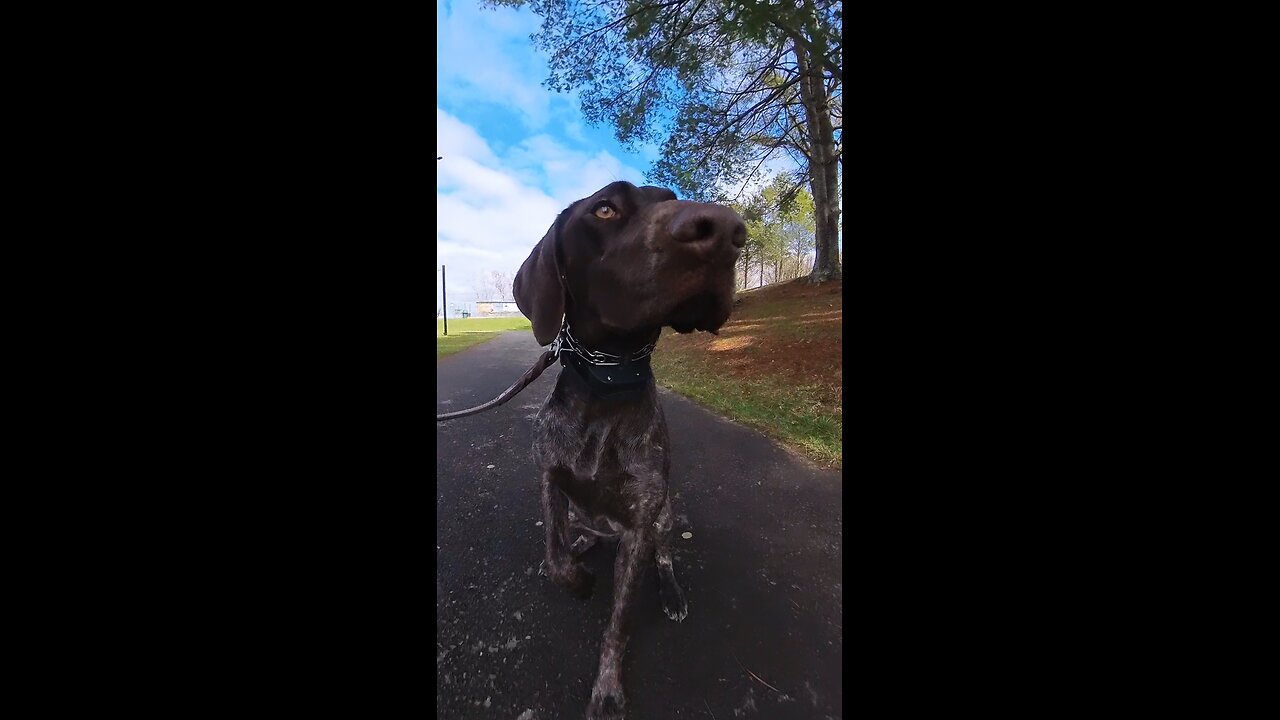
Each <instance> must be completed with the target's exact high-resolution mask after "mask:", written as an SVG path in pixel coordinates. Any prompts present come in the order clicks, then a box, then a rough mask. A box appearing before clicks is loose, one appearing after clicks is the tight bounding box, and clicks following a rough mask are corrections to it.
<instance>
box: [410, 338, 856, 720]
mask: <svg viewBox="0 0 1280 720" xmlns="http://www.w3.org/2000/svg"><path fill="white" fill-rule="evenodd" d="M539 351H540V349H539V348H538V345H537V343H536V342H535V341H534V339H533V335H532V334H531V333H529V332H527V331H516V332H510V333H505V334H503V335H500V336H498V337H497V338H495V339H494V340H491V341H489V342H486V343H484V344H483V345H479V346H476V347H474V348H471V349H468V350H464V351H463V352H461V353H458V354H456V355H451V356H449V357H446V358H444V359H442V360H440V361H439V362H438V363H437V364H436V403H437V405H436V408H437V412H446V411H450V410H460V409H463V408H467V407H471V406H473V405H477V404H479V403H482V402H484V401H487V400H490V399H492V398H493V397H494V396H496V395H497V394H498V393H500V392H501V391H502V390H504V389H505V388H506V387H507V386H508V385H510V384H511V383H512V382H513V381H514V380H515V379H516V378H517V377H519V376H520V375H521V374H522V373H524V371H525V370H527V369H528V368H529V366H530V365H532V364H533V361H534V359H535V358H536V357H537V355H538V353H539ZM661 351H662V348H661V346H659V348H658V352H661ZM560 370H561V368H560V366H559V365H554V366H552V367H551V368H548V369H547V371H546V372H545V373H543V375H542V377H540V378H538V380H536V381H535V382H534V383H533V384H532V385H530V386H529V387H528V388H526V389H525V391H524V392H523V393H521V394H520V395H517V396H516V397H515V398H514V399H512V400H511V401H509V402H508V403H507V404H506V405H503V406H501V407H498V408H496V409H493V410H489V411H486V412H483V413H480V414H478V415H473V416H471V417H466V418H461V419H459V420H450V421H447V422H443V423H437V424H436V441H437V450H436V527H437V535H436V546H437V551H436V558H437V571H436V671H437V675H436V677H437V680H436V709H437V712H438V714H439V716H440V717H442V718H449V719H450V720H453V719H454V718H500V719H503V720H577V719H578V718H582V717H583V714H584V712H585V710H586V706H587V699H588V698H589V697H590V693H591V684H592V682H593V681H594V680H595V673H596V667H597V660H598V658H599V651H600V640H601V637H602V636H603V634H604V628H605V625H606V623H607V622H608V617H609V611H610V608H611V603H612V588H613V556H614V549H615V548H616V545H615V544H611V543H601V544H599V545H597V546H596V547H595V548H593V549H592V550H590V551H589V552H588V553H587V554H586V556H584V558H583V559H584V562H585V563H586V564H587V566H588V567H589V568H590V569H591V570H592V572H594V573H595V575H596V586H595V593H594V594H593V595H592V597H591V598H590V599H589V600H586V601H582V600H575V599H574V598H572V597H570V596H569V595H568V594H567V593H565V592H564V591H563V590H561V589H560V588H558V587H556V586H554V585H552V584H551V583H550V582H549V581H548V580H547V579H546V578H545V577H540V576H539V575H538V574H537V568H538V564H539V563H540V562H541V561H542V556H543V529H542V527H541V526H540V525H539V523H540V522H541V516H540V513H539V510H538V478H537V470H536V469H535V467H534V465H533V462H532V459H531V458H530V454H531V453H530V444H531V442H532V440H531V428H530V425H531V418H532V417H533V415H534V413H536V412H537V409H538V407H539V406H540V405H541V403H542V402H543V400H545V399H546V397H547V394H548V393H549V392H550V391H551V388H552V387H553V385H554V383H555V378H556V376H557V375H558V374H559V372H560ZM659 393H660V395H661V397H662V403H663V408H664V410H665V411H666V414H667V422H668V424H669V425H670V429H671V487H672V492H673V493H674V497H675V503H676V512H677V520H676V530H675V538H676V540H675V543H674V551H675V553H674V554H675V565H676V576H677V578H678V579H679V581H680V584H681V586H682V587H683V588H684V590H685V595H686V596H687V598H688V601H689V617H688V619H686V620H685V621H684V622H682V623H674V622H672V621H670V620H668V619H667V618H666V617H665V616H664V615H663V614H662V610H661V607H660V605H659V601H658V590H657V578H656V575H657V573H656V572H654V571H653V570H652V569H650V571H649V572H648V575H647V577H646V580H645V582H646V585H645V588H644V589H642V591H641V592H640V595H639V598H638V601H637V603H636V607H635V608H634V613H635V615H634V616H633V618H634V619H633V625H632V639H631V643H630V645H629V647H628V650H627V655H626V660H625V661H624V664H623V672H624V686H625V688H626V690H627V717H628V719H629V720H669V719H672V718H715V719H716V720H729V719H731V718H761V719H767V720H787V719H789V718H797V719H799V718H805V719H806V720H807V719H811V718H816V719H819V720H821V719H823V718H840V717H841V716H842V712H843V710H842V708H843V698H842V693H841V663H842V658H843V637H844V631H843V628H842V626H843V624H844V623H843V620H842V619H841V610H842V605H843V598H844V590H843V587H842V584H841V583H842V582H843V578H842V576H841V533H842V526H841V522H842V519H841V492H842V490H841V477H840V473H839V472H836V471H828V470H821V469H818V468H816V467H813V466H812V465H810V464H809V463H807V462H805V461H803V460H801V459H798V458H796V457H794V456H793V455H791V454H790V453H788V452H787V451H785V450H783V449H782V448H780V447H778V446H777V445H776V444H774V443H773V441H771V440H769V439H768V438H766V437H764V436H763V435H761V434H759V433H757V432H755V431H754V430H750V429H748V428H745V427H742V426H740V425H736V424H734V423H731V422H729V421H726V420H723V419H721V418H719V417H718V416H716V415H714V414H712V413H710V412H708V411H706V410H704V409H702V408H700V407H699V406H697V405H695V404H693V403H691V402H689V401H687V400H685V399H683V398H681V397H679V396H677V395H674V394H672V393H668V392H666V391H664V390H659ZM683 533H690V534H691V537H690V538H688V539H683V538H682V537H681V535H682V534H683ZM751 673H754V675H755V677H754V678H753V677H752V675H751ZM766 683H767V685H768V686H772V688H770V687H767V686H766ZM528 711H532V712H528Z"/></svg>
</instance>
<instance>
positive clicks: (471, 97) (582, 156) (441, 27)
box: [435, 0, 657, 308]
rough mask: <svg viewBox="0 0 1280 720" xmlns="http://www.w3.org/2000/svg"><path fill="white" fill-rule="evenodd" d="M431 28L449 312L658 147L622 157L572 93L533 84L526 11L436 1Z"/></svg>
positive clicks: (538, 63)
mask: <svg viewBox="0 0 1280 720" xmlns="http://www.w3.org/2000/svg"><path fill="white" fill-rule="evenodd" d="M436 20H437V24H436V28H437V29H436V155H441V156H444V159H443V160H439V161H436V162H435V165H436V209H437V217H438V222H437V227H436V250H437V262H438V263H443V264H444V265H446V266H447V268H448V270H447V272H448V283H449V284H448V293H449V305H450V307H451V308H452V307H454V306H455V305H457V304H459V303H460V302H465V301H475V300H489V299H492V298H490V297H489V295H492V293H491V292H490V293H487V294H486V293H485V292H484V291H483V290H481V289H480V288H479V287H477V286H478V285H479V283H478V282H477V279H478V278H479V277H480V276H481V275H487V274H488V272H489V271H492V270H496V271H499V272H509V273H512V274H514V273H515V271H516V270H518V269H519V267H520V263H522V262H524V259H525V258H526V257H528V255H529V251H530V250H532V249H533V247H534V245H536V244H537V243H538V241H539V240H540V239H541V238H542V236H543V234H545V233H546V231H547V228H549V227H550V226H551V223H552V221H554V220H555V217H556V214H557V213H559V212H560V210H562V209H563V208H564V207H566V206H567V205H569V203H571V202H573V201H574V200H577V199H579V198H581V197H584V196H586V195H590V194H591V193H593V192H595V191H596V190H599V189H600V188H601V187H603V186H605V185H607V184H608V183H610V182H613V181H614V180H629V181H631V182H633V183H637V184H641V183H643V182H644V177H645V175H644V173H645V171H646V170H648V168H649V167H650V166H651V164H652V162H653V160H654V159H656V158H657V148H656V147H646V148H641V149H640V151H639V152H638V153H628V152H626V151H625V150H623V149H622V147H621V146H619V144H618V143H617V141H616V140H614V138H613V135H612V130H611V129H610V128H608V127H598V128H592V127H589V126H588V125H587V123H586V122H585V121H584V120H583V118H582V113H581V110H580V109H579V106H578V101H577V98H576V96H574V95H569V94H557V93H555V92H552V91H550V90H547V89H546V88H544V87H542V81H543V79H545V78H546V77H547V63H546V59H545V56H544V55H542V53H540V52H538V51H536V50H535V49H534V48H533V45H532V43H531V42H530V41H529V35H530V33H533V32H534V31H536V30H537V28H538V25H539V20H538V18H537V16H536V15H534V14H533V13H532V12H530V11H529V10H527V9H522V10H512V9H509V8H500V9H497V10H482V9H480V8H478V7H476V5H475V3H473V2H470V1H467V0H463V1H454V2H443V1H442V0H437V2H436ZM436 270H437V272H436V307H441V306H442V303H441V299H440V273H439V272H438V271H439V266H438V265H437V268H436ZM477 293H478V294H477Z"/></svg>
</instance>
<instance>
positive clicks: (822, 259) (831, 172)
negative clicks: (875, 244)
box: [795, 43, 840, 283]
mask: <svg viewBox="0 0 1280 720" xmlns="http://www.w3.org/2000/svg"><path fill="white" fill-rule="evenodd" d="M816 47H817V50H818V51H819V52H823V51H825V48H824V47H822V45H821V44H817V46H816ZM795 53H796V62H797V64H798V65H799V66H800V72H801V74H802V75H803V76H804V77H803V79H801V81H800V99H801V101H803V103H804V110H805V113H804V114H805V129H806V130H807V131H808V133H809V145H810V155H811V158H810V161H809V187H810V190H811V192H812V193H813V215H814V218H813V219H814V223H815V224H816V225H817V227H816V233H815V236H816V237H815V238H814V263H813V272H812V273H811V274H810V275H809V280H810V282H815V283H818V282H825V281H827V280H838V279H840V246H839V244H838V243H839V240H840V236H839V229H840V187H839V177H838V176H839V159H838V158H837V157H836V154H835V130H834V128H833V126H832V125H831V111H830V102H831V99H830V98H829V97H827V89H826V85H825V83H823V81H822V66H821V65H818V66H816V67H814V66H811V65H810V63H809V56H808V52H807V51H806V50H805V49H804V48H802V47H801V46H800V44H799V43H796V48H795Z"/></svg>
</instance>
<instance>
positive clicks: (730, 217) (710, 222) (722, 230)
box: [670, 202, 747, 252]
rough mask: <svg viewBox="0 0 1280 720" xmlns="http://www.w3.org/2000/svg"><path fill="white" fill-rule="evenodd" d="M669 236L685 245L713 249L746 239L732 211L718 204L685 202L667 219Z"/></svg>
mask: <svg viewBox="0 0 1280 720" xmlns="http://www.w3.org/2000/svg"><path fill="white" fill-rule="evenodd" d="M670 227H671V237H672V238H673V239H675V240H676V241H677V242H679V243H682V244H684V245H686V246H687V247H690V248H693V249H697V250H702V251H708V252H709V251H713V250H715V249H717V248H720V247H722V246H724V245H726V244H731V245H733V246H734V247H736V248H740V247H742V246H743V245H744V244H745V243H746V242H747V228H746V226H745V225H744V224H743V223H742V218H741V217H739V216H738V213H736V212H734V211H733V210H731V209H729V208H727V207H722V206H720V205H708V204H704V203H693V202H691V203H688V204H687V205H686V206H685V207H683V208H681V210H680V212H678V213H677V214H676V216H675V217H674V218H672V220H671V226H670Z"/></svg>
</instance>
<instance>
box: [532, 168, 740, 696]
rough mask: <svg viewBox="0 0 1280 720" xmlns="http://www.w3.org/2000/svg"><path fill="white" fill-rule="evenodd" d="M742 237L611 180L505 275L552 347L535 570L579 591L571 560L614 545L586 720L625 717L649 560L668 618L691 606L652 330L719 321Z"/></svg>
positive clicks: (729, 302) (539, 457) (540, 445)
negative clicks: (541, 551) (632, 631)
mask: <svg viewBox="0 0 1280 720" xmlns="http://www.w3.org/2000/svg"><path fill="white" fill-rule="evenodd" d="M745 242H746V227H745V225H744V224H743V221H742V218H741V217H740V216H739V215H738V214H737V213H736V212H734V211H733V210H732V209H730V208H727V207H724V206H721V205H714V204H708V203H700V202H693V201H688V200H679V199H677V198H676V194H675V193H674V192H672V191H671V190H668V189H666V188H661V187H653V186H645V187H637V186H635V185H633V184H631V183H629V182H624V181H620V182H614V183H610V184H609V185H606V186H605V187H603V188H601V189H600V190H599V191H598V192H596V193H595V194H593V195H591V196H590V197H587V198H583V199H582V200H579V201H577V202H575V203H573V204H572V205H570V206H569V207H568V208H567V209H565V210H564V211H563V212H561V213H560V214H559V216H557V217H556V220H555V222H554V223H553V224H552V226H551V228H550V229H549V230H548V231H547V233H546V235H545V236H544V237H543V238H542V240H541V241H540V242H539V243H538V245H537V246H536V247H534V249H533V251H532V252H531V253H530V254H529V257H528V259H527V260H525V262H524V264H523V265H522V266H521V267H520V271H519V273H517V275H516V277H515V283H514V288H513V289H514V294H515V299H516V304H517V306H518V307H519V308H520V311H521V312H522V313H524V315H525V316H526V317H528V318H529V320H530V322H531V324H532V327H533V334H534V337H535V338H536V339H537V341H538V344H539V345H544V346H545V345H551V344H552V343H555V345H553V349H555V348H560V349H561V350H563V352H562V354H561V356H560V357H561V363H562V365H564V369H562V370H561V372H560V376H559V378H558V379H557V381H556V385H555V388H554V390H552V392H551V394H550V396H548V398H547V400H546V402H545V404H544V405H543V406H542V408H541V410H540V411H539V412H538V414H537V415H536V417H535V419H534V429H533V437H534V440H533V456H534V460H535V462H536V464H537V466H538V468H539V470H540V473H541V477H540V481H541V492H542V497H541V503H542V514H543V520H544V522H545V527H546V534H547V536H546V545H547V547H546V559H545V561H544V568H545V572H546V574H547V576H548V577H549V578H550V579H551V580H552V582H554V583H556V584H557V585H560V586H563V587H564V588H566V589H568V590H569V591H570V592H572V593H574V594H575V595H578V596H580V597H584V598H585V597H589V596H590V594H591V592H592V588H593V584H594V580H595V578H594V576H593V575H592V574H591V573H590V572H589V571H588V570H586V569H585V568H584V567H583V565H582V564H581V563H580V562H579V561H578V557H579V556H580V555H581V554H582V553H583V552H586V550H587V549H589V548H590V547H591V546H592V545H594V544H595V543H596V542H597V541H598V540H599V539H601V538H616V539H617V540H618V550H617V558H616V560H615V565H614V588H613V611H612V614H611V616H610V618H609V625H608V628H607V629H606V631H605V635H604V642H603V644H602V647H601V651H600V666H599V671H598V673H597V676H596V680H595V684H594V686H593V687H592V691H591V700H590V702H589V704H588V705H587V713H586V717H587V718H588V720H606V719H607V720H616V719H620V718H622V717H624V715H625V706H626V702H625V697H624V694H623V689H622V656H623V652H624V651H625V649H626V644H627V638H628V630H627V619H628V611H629V608H630V607H631V604H632V602H633V599H634V597H635V593H636V589H637V587H638V586H639V585H640V581H641V579H642V577H643V575H644V570H645V568H646V567H647V565H646V563H647V562H648V560H649V558H650V557H652V558H653V560H654V562H655V563H656V565H657V569H658V580H659V592H660V596H661V600H662V608H663V611H664V612H665V613H666V615H667V617H669V618H671V619H672V620H675V621H677V622H679V621H682V620H684V618H685V617H686V616H687V615H688V612H689V610H688V605H687V603H686V601H685V597H684V592H683V591H682V590H681V589H680V585H679V584H678V583H677V582H676V576H675V569H674V567H673V566H672V562H671V533H672V524H673V523H672V519H673V517H674V514H673V510H672V507H671V498H670V495H669V493H668V488H667V478H668V476H669V474H670V467H671V463H670V454H669V448H670V443H669V442H668V435H667V423H666V419H665V417H664V416H663V413H662V407H661V405H659V403H658V395H657V389H656V387H655V384H654V380H653V376H652V373H651V371H650V370H649V357H648V353H649V352H650V351H652V349H653V346H654V344H655V343H656V342H657V340H658V336H659V334H660V333H661V331H662V328H663V327H671V328H673V329H674V330H676V331H677V332H681V333H691V332H694V331H698V330H702V331H707V332H711V333H715V332H716V331H717V330H719V329H720V328H721V327H722V326H723V325H724V323H725V322H726V321H727V320H728V319H729V314H730V312H731V310H732V308H733V294H734V264H735V263H736V261H737V259H738V257H739V255H740V253H741V248H742V246H743V244H744V243H745ZM575 537H576V539H574V540H573V542H572V544H570V539H571V538H575Z"/></svg>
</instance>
